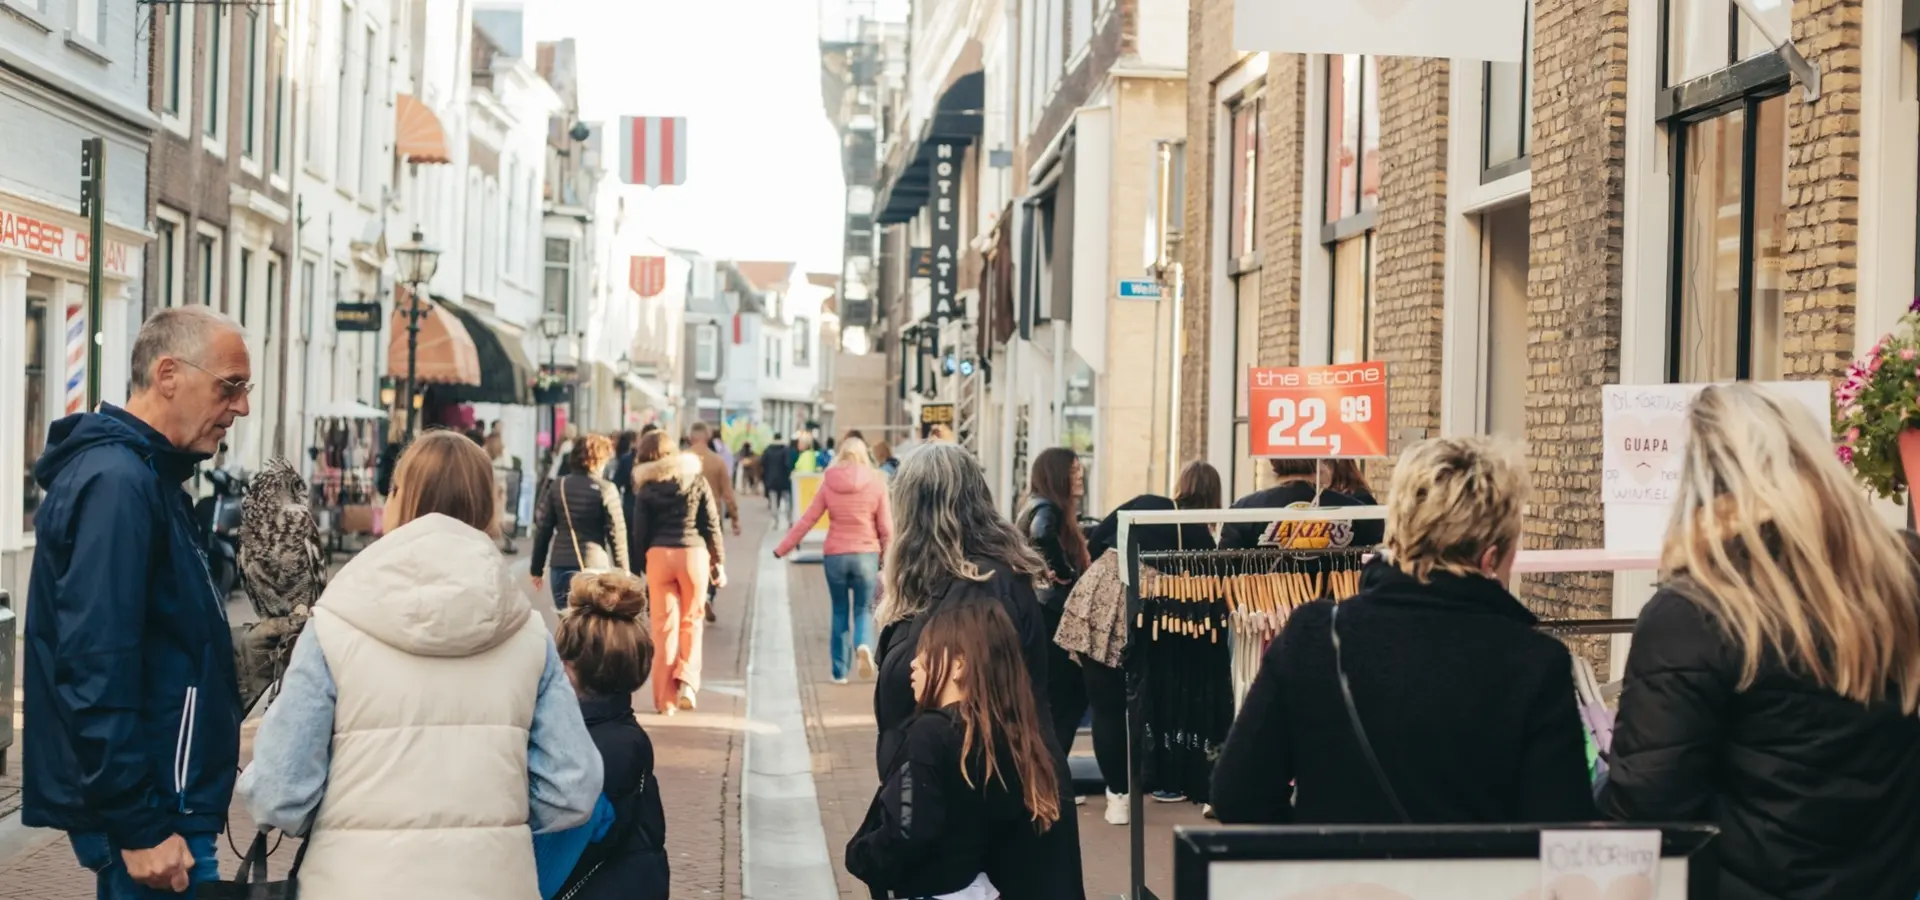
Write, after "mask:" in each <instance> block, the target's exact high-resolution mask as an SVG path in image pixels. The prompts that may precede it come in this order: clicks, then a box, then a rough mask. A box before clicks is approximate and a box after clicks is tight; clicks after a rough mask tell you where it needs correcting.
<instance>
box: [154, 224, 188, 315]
mask: <svg viewBox="0 0 1920 900" xmlns="http://www.w3.org/2000/svg"><path fill="white" fill-rule="evenodd" d="M185 221H186V220H185V217H184V216H182V215H180V214H179V213H176V212H174V211H172V210H170V209H167V208H166V207H164V206H162V207H157V208H155V210H154V219H153V228H154V232H155V235H154V251H155V255H156V256H157V257H158V259H157V260H156V262H157V263H158V266H159V272H158V273H157V274H159V276H160V277H159V278H157V279H155V281H156V284H155V285H154V288H155V290H154V303H155V304H157V305H158V306H160V307H161V308H163V309H164V308H168V307H174V306H179V305H180V304H181V303H184V302H186V298H187V284H186V277H187V256H186V253H187V248H186V242H185V241H184V240H183V237H184V235H183V234H182V231H184V230H185V224H184V223H185Z"/></svg>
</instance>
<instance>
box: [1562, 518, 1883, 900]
mask: <svg viewBox="0 0 1920 900" xmlns="http://www.w3.org/2000/svg"><path fill="white" fill-rule="evenodd" d="M1909 545H1910V546H1911V545H1912V541H1911V539H1910V540H1909ZM1741 662H1742V659H1741V654H1740V652H1739V651H1738V649H1737V648H1736V647H1735V646H1734V644H1733V642H1731V641H1730V640H1728V639H1727V634H1726V631H1725V629H1724V628H1723V627H1722V626H1721V624H1720V622H1719V621H1718V619H1716V618H1715V617H1714V616H1713V615H1712V614H1711V613H1709V612H1708V611H1707V610H1706V609H1704V608H1703V607H1701V606H1700V605H1699V604H1697V603H1695V602H1694V601H1692V600H1691V599H1688V598H1687V597H1686V596H1685V595H1684V594H1682V593H1680V592H1678V591H1676V590H1673V589H1671V588H1668V589H1663V590H1661V591H1660V592H1659V593H1658V594H1655V595H1654V597H1653V599H1652V600H1651V601H1648V603H1647V605H1646V608H1644V609H1642V610H1641V611H1640V619H1639V621H1638V622H1637V623H1636V624H1635V625H1634V629H1633V648H1632V650H1631V651H1630V652H1629V653H1628V654H1627V673H1626V682H1625V684H1624V690H1623V691H1622V692H1621V694H1620V714H1619V719H1618V722H1617V724H1616V727H1615V729H1614V733H1613V753H1612V759H1611V770H1610V772H1609V773H1608V782H1607V786H1606V788H1605V790H1604V791H1602V793H1601V795H1600V802H1601V806H1602V807H1603V808H1604V809H1605V811H1606V813H1607V814H1608V815H1610V816H1612V817H1614V818H1619V819H1628V820H1633V821H1640V822H1699V821H1705V822H1711V823H1713V824H1715V825H1718V826H1719V827H1720V840H1719V857H1720V894H1719V896H1720V898H1721V900H1787V898H1794V900H1800V898H1806V900H1814V898H1837V897H1847V898H1858V900H1881V898H1886V900H1912V898H1913V897H1914V895H1915V894H1920V718H1917V717H1915V716H1913V715H1909V714H1904V713H1902V712H1901V711H1900V709H1899V707H1898V706H1897V705H1896V704H1895V703H1893V702H1889V701H1882V702H1880V703H1876V704H1873V705H1871V706H1868V705H1862V704H1860V703H1856V702H1854V701H1852V700H1848V699H1846V698H1845V697H1842V696H1840V695H1839V694H1836V693H1834V692H1832V691H1830V690H1827V689H1825V688H1822V687H1820V686H1819V685H1817V684H1815V683H1814V682H1813V681H1811V680H1810V679H1807V678H1805V677H1802V676H1800V675H1797V674H1795V673H1794V672H1793V671H1792V670H1790V669H1789V668H1788V667H1787V666H1786V665H1785V664H1783V663H1782V662H1781V661H1780V660H1779V659H1778V657H1770V658H1768V659H1766V660H1765V661H1764V662H1763V663H1762V664H1761V667H1760V672H1759V675H1758V676H1757V677H1756V678H1755V680H1754V682H1753V684H1752V685H1750V686H1748V687H1747V688H1746V689H1745V690H1740V689H1738V685H1739V683H1740V673H1741Z"/></svg>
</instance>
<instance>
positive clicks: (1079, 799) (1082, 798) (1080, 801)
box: [1073, 794, 1087, 806]
mask: <svg viewBox="0 0 1920 900" xmlns="http://www.w3.org/2000/svg"><path fill="white" fill-rule="evenodd" d="M1073 805H1075V806H1085V805H1087V795H1085V794H1075V795H1073Z"/></svg>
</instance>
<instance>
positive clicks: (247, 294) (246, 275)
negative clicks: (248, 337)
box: [238, 247, 260, 328]
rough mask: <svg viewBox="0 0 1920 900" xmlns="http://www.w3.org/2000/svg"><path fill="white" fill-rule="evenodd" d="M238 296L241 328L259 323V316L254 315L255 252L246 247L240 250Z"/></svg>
mask: <svg viewBox="0 0 1920 900" xmlns="http://www.w3.org/2000/svg"><path fill="white" fill-rule="evenodd" d="M238 294H239V306H240V315H239V319H240V327H242V328H245V327H247V325H248V324H249V323H250V322H258V321H259V320H260V317H259V316H257V315H254V314H253V308H254V302H253V251H252V250H250V249H248V248H246V247H241V248H240V290H239V292H238Z"/></svg>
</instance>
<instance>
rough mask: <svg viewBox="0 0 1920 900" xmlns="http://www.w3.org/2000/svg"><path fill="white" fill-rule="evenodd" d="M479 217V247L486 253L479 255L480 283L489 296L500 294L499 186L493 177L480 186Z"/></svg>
mask: <svg viewBox="0 0 1920 900" xmlns="http://www.w3.org/2000/svg"><path fill="white" fill-rule="evenodd" d="M480 215H481V217H482V218H483V220H484V221H483V222H482V223H481V229H480V241H481V245H482V246H483V247H485V248H486V251H485V252H484V253H482V254H481V257H482V260H481V267H480V283H481V284H483V285H485V286H486V289H487V293H488V295H489V296H499V294H500V256H501V254H500V252H499V249H498V248H499V246H500V185H499V182H497V181H495V180H494V178H493V176H491V175H489V176H487V179H486V181H485V183H484V184H483V185H482V186H481V193H480Z"/></svg>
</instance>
